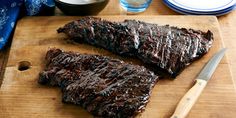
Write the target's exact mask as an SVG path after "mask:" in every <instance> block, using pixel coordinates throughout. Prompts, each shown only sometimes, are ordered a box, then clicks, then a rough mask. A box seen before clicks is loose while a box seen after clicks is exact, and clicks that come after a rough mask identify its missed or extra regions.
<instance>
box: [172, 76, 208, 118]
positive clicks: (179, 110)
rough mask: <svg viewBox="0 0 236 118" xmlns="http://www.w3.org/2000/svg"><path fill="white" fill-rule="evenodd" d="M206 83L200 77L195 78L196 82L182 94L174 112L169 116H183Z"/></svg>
mask: <svg viewBox="0 0 236 118" xmlns="http://www.w3.org/2000/svg"><path fill="white" fill-rule="evenodd" d="M206 84H207V81H205V80H202V79H196V82H195V84H194V85H193V87H192V88H191V89H190V90H189V91H188V92H187V93H186V94H185V95H184V97H183V98H182V99H181V100H180V102H179V103H178V105H177V107H176V109H175V112H174V114H173V115H172V116H171V118H185V117H186V116H187V115H188V113H189V111H190V110H191V108H192V106H193V105H194V103H195V102H196V101H197V99H198V97H199V96H200V94H201V92H202V90H203V89H204V88H205V86H206Z"/></svg>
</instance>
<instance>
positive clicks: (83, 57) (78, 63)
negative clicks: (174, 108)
mask: <svg viewBox="0 0 236 118" xmlns="http://www.w3.org/2000/svg"><path fill="white" fill-rule="evenodd" d="M45 59H46V68H45V70H44V71H42V72H41V73H40V74H39V80H38V82H39V83H40V84H44V85H51V86H59V87H60V88H61V90H62V94H63V95H62V101H63V102H65V103H73V104H76V105H79V106H82V107H83V108H84V109H86V110H87V111H88V112H90V113H92V114H93V115H94V116H96V117H104V118H110V117H112V118H113V117H114V118H130V117H134V116H135V115H136V114H138V113H140V112H141V111H142V110H144V108H145V106H146V104H147V102H148V101H149V98H150V94H151V91H152V89H153V87H154V85H155V84H156V82H157V81H158V80H159V76H157V75H155V74H154V73H153V72H152V71H149V70H148V69H146V68H145V67H142V66H137V65H132V64H128V63H125V62H123V61H120V60H117V59H111V58H108V57H105V56H99V55H87V54H79V53H75V52H64V51H62V50H60V49H51V50H49V51H48V52H47V54H46V58H45Z"/></svg>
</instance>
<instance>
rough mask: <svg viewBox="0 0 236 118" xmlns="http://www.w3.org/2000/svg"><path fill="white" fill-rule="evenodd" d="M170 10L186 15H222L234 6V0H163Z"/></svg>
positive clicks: (235, 6)
mask: <svg viewBox="0 0 236 118" xmlns="http://www.w3.org/2000/svg"><path fill="white" fill-rule="evenodd" d="M163 2H164V3H165V4H166V5H167V6H168V7H169V8H171V9H172V10H174V11H176V12H179V13H181V14H188V15H216V16H220V15H224V14H227V13H229V12H231V11H232V10H234V9H235V8H236V0H163Z"/></svg>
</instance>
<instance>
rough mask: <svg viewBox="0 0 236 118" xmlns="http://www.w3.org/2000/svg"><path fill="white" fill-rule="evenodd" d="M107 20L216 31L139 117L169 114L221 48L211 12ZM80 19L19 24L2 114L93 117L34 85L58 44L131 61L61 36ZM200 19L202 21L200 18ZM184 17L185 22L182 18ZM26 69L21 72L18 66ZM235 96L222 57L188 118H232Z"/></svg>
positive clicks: (1, 93) (161, 85)
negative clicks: (49, 52)
mask: <svg viewBox="0 0 236 118" xmlns="http://www.w3.org/2000/svg"><path fill="white" fill-rule="evenodd" d="M101 17H102V18H104V19H108V20H111V21H121V20H123V19H139V20H142V21H146V22H150V23H158V24H160V25H165V24H170V25H173V26H178V27H186V28H194V29H199V30H203V31H207V30H208V29H209V30H211V31H212V32H213V33H214V38H215V41H214V44H213V47H212V48H211V50H210V52H209V53H207V54H206V55H205V56H204V57H203V58H201V59H200V60H198V61H196V62H194V63H193V64H191V65H190V66H189V67H187V68H186V69H185V70H184V71H183V72H182V73H181V74H180V75H179V76H178V77H177V78H176V79H175V80H169V79H164V80H161V81H159V82H158V83H157V84H156V86H155V88H154V90H153V93H152V95H151V99H150V102H149V103H148V105H147V107H146V110H145V111H144V112H143V113H141V114H139V116H138V117H141V118H167V117H170V116H171V114H172V113H173V112H174V109H175V107H176V105H177V103H178V102H179V100H180V99H181V97H182V96H183V95H184V94H185V93H186V92H187V90H188V89H189V88H190V87H191V86H192V85H193V81H194V79H195V77H196V76H197V74H198V73H199V72H200V70H201V69H202V67H203V66H204V65H205V63H206V62H207V61H208V60H209V59H210V58H211V56H212V55H213V54H214V53H215V52H217V51H218V50H219V49H220V48H222V38H221V35H220V31H219V24H218V22H217V19H216V17H210V16H101ZM78 18H79V17H26V18H23V19H21V20H20V21H19V22H18V25H17V28H16V31H15V35H14V38H13V43H12V46H11V50H10V55H9V59H8V63H7V66H6V71H5V74H4V78H3V82H2V86H1V88H0V117H1V118H5V117H18V118H19V117H24V118H25V117H29V118H32V117H34V118H35V117H38V118H42V117H66V118H69V117H72V118H73V117H74V118H75V117H76V118H77V117H81V118H85V117H86V118H87V117H92V116H91V115H90V114H89V113H87V112H86V111H85V110H83V109H82V108H81V107H78V106H75V105H70V104H63V103H62V102H61V92H60V90H59V88H57V87H48V86H43V85H39V84H38V83H37V80H38V73H39V72H40V71H41V70H42V69H43V67H44V63H45V62H44V56H45V53H46V51H47V50H48V49H50V48H54V47H55V48H61V49H64V50H72V51H77V52H80V53H90V54H99V55H107V56H111V57H115V58H120V59H122V60H125V61H127V62H130V63H135V64H139V63H138V62H139V61H137V60H135V59H128V58H121V57H119V56H117V55H114V54H112V53H110V52H108V51H106V50H103V49H99V48H96V47H93V46H89V45H85V44H77V45H75V44H71V43H68V42H66V41H65V40H63V39H64V38H66V36H65V35H63V34H57V33H56V29H57V28H58V27H60V26H63V25H64V24H65V23H67V22H68V21H71V20H75V19H78ZM202 19H204V20H202ZM183 21H184V22H183ZM22 62H30V64H29V66H30V68H29V69H27V70H25V71H20V70H19V66H27V63H26V64H25V63H22ZM235 111H236V94H235V89H234V86H233V82H232V77H231V74H230V69H229V63H228V61H227V59H226V58H224V59H223V60H222V61H221V63H220V65H219V67H218V68H217V69H216V72H215V74H214V75H213V77H212V79H211V80H210V81H209V83H208V85H207V86H206V88H205V89H204V91H203V93H202V94H201V96H200V98H199V100H198V101H197V103H196V104H195V105H194V106H193V108H192V110H191V111H190V114H189V115H188V117H189V118H222V117H223V118H233V117H234V116H236V112H235Z"/></svg>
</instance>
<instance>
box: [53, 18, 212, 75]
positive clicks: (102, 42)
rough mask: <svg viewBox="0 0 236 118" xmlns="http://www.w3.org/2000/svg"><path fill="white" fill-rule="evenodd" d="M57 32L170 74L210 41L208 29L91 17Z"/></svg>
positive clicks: (201, 51) (205, 50) (183, 65)
mask: <svg viewBox="0 0 236 118" xmlns="http://www.w3.org/2000/svg"><path fill="white" fill-rule="evenodd" d="M57 31H58V33H61V32H62V33H65V34H67V35H68V36H69V37H70V38H69V40H72V41H75V42H85V43H88V44H91V45H95V46H98V47H102V48H104V49H107V50H110V51H111V52H113V53H116V54H119V55H122V56H133V57H137V58H139V59H140V60H141V61H143V62H144V63H146V64H148V65H149V66H148V67H149V68H150V69H153V71H155V70H156V69H160V70H162V71H163V70H164V71H166V72H168V73H169V75H171V76H172V77H176V76H177V75H178V74H179V73H180V72H181V71H182V70H183V69H184V68H185V67H186V66H187V65H189V64H190V63H192V62H193V61H194V60H196V59H198V58H200V57H201V56H203V55H204V54H205V53H207V52H208V50H209V48H210V47H211V45H212V42H213V34H212V32H211V31H207V32H202V31H200V30H193V29H185V28H177V27H172V26H169V25H165V26H159V25H157V24H151V23H145V22H142V21H136V20H124V21H123V22H110V21H107V20H102V19H101V18H94V17H84V18H81V19H79V20H77V21H73V22H70V23H68V24H66V25H65V26H64V27H62V28H59V29H58V30H57ZM150 65H151V66H150Z"/></svg>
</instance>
